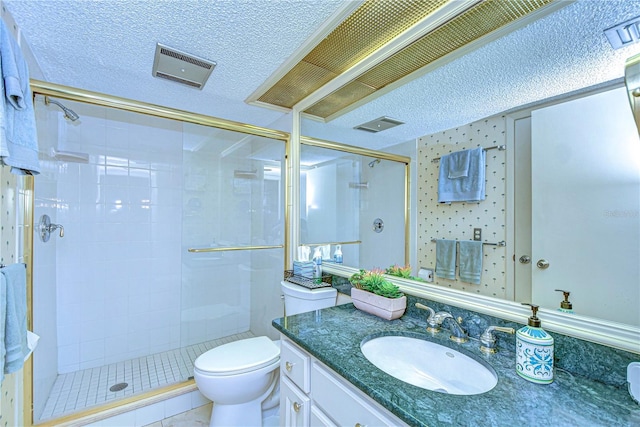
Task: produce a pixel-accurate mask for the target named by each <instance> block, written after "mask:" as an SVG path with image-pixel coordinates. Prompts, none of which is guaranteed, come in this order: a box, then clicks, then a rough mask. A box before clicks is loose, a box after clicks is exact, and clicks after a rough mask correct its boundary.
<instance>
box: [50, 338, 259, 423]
mask: <svg viewBox="0 0 640 427" xmlns="http://www.w3.org/2000/svg"><path fill="white" fill-rule="evenodd" d="M253 336H254V335H253V334H252V333H251V332H244V333H241V334H236V335H231V336H228V337H224V338H220V339H217V340H212V341H207V342H204V343H201V344H195V345H191V346H188V347H183V348H180V349H176V350H169V351H166V352H164V353H157V354H152V355H150V356H145V357H139V358H137V359H131V360H126V361H123V362H118V363H112V364H110V365H105V366H101V367H97V368H92V369H85V370H81V371H76V372H70V373H67V374H62V375H58V378H57V379H56V381H55V383H54V385H53V388H52V390H51V393H50V394H49V399H48V400H47V403H46V405H45V408H44V411H43V412H42V415H41V417H40V420H39V422H42V421H45V420H47V419H51V418H58V417H62V416H65V415H68V414H71V413H74V412H78V411H82V410H83V409H85V408H88V407H91V406H95V405H102V404H105V403H108V402H111V401H113V400H116V399H120V398H123V397H129V396H131V395H134V394H138V393H142V392H146V391H149V390H151V389H154V388H157V387H163V386H166V385H169V384H174V383H177V382H182V381H185V380H187V379H188V378H189V377H191V376H193V363H194V361H195V360H196V358H197V357H198V356H199V355H201V354H202V353H204V352H206V351H207V350H210V349H212V348H214V347H217V346H219V345H222V344H226V343H229V342H232V341H236V340H241V339H245V338H251V337H253ZM121 383H127V386H126V388H124V389H122V390H119V391H111V390H110V388H112V387H113V386H115V385H117V384H121ZM210 414H211V411H210V410H209V415H208V416H210ZM208 416H207V417H208ZM167 425H168V424H167ZM171 425H173V424H171ZM196 425H197V424H196ZM165 426H166V425H165V424H163V427H165Z"/></svg>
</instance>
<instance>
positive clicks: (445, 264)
mask: <svg viewBox="0 0 640 427" xmlns="http://www.w3.org/2000/svg"><path fill="white" fill-rule="evenodd" d="M436 276H438V277H442V278H443V279H450V280H455V278H456V241H455V240H445V239H438V240H436Z"/></svg>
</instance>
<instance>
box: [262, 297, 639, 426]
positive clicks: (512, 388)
mask: <svg viewBox="0 0 640 427" xmlns="http://www.w3.org/2000/svg"><path fill="white" fill-rule="evenodd" d="M424 318H425V319H424V320H422V319H416V318H412V317H408V316H407V315H405V316H403V317H402V318H400V319H398V320H393V321H387V320H383V319H380V318H377V317H375V316H372V315H369V314H367V313H362V312H360V311H358V310H356V309H355V308H354V307H353V305H352V304H345V305H340V306H336V307H331V308H326V309H323V310H318V311H315V312H309V313H302V314H298V315H295V316H289V317H287V318H286V319H285V318H279V319H275V320H274V321H273V322H272V324H273V326H274V327H275V328H276V329H277V330H278V331H280V332H281V333H282V334H284V335H285V336H287V337H288V338H290V339H291V340H292V341H293V342H295V343H297V344H298V345H299V346H300V347H302V348H304V349H305V350H307V351H308V352H309V353H310V354H312V355H313V356H314V357H316V358H317V359H318V360H320V361H321V362H323V363H324V364H325V365H327V366H328V367H330V368H331V369H333V370H334V371H336V372H337V373H338V374H340V375H341V376H342V377H344V378H346V379H347V380H348V381H350V382H351V383H352V384H353V385H355V386H356V387H357V388H359V389H360V390H362V391H363V392H364V393H365V394H367V395H368V396H370V397H371V398H373V399H374V400H375V401H377V402H378V403H380V404H381V405H382V406H384V407H385V408H387V409H388V410H389V411H391V412H392V413H393V414H395V415H396V416H397V417H398V418H400V419H402V420H403V421H405V422H406V423H408V424H409V425H412V426H431V427H436V426H462V425H464V426H516V425H521V426H534V425H553V426H580V427H584V426H607V427H609V426H639V425H640V405H638V404H636V403H635V402H634V401H633V399H632V398H631V396H630V395H629V393H628V392H627V391H626V390H623V389H620V388H616V387H613V386H610V385H605V384H602V383H599V382H596V381H593V380H590V379H587V378H585V377H580V376H574V375H572V374H570V373H569V372H566V371H563V370H561V369H556V370H555V374H554V376H555V380H554V382H553V383H552V384H549V385H540V384H533V383H530V382H528V381H525V380H524V379H522V378H520V377H519V376H518V374H517V373H516V371H515V353H514V352H513V351H508V350H503V349H501V350H500V351H499V352H498V353H497V354H493V355H485V354H484V353H482V352H481V351H480V350H479V343H478V341H477V340H475V339H470V340H469V342H467V343H465V344H456V343H454V342H453V341H451V340H449V333H448V331H447V330H444V329H443V330H442V331H441V332H439V333H437V334H435V335H432V334H430V333H427V332H426V316H424ZM382 335H406V336H412V337H418V338H424V339H427V340H430V341H434V342H437V343H438V344H441V345H445V346H448V347H451V348H453V349H455V350H457V351H460V352H462V353H465V354H467V355H469V356H471V357H473V358H476V359H481V360H484V361H485V362H487V363H489V364H490V365H491V366H492V367H493V368H494V369H495V371H496V373H497V374H498V384H497V385H496V387H495V388H493V389H492V390H490V391H488V392H486V393H483V394H479V395H473V396H458V395H448V394H443V393H438V392H434V391H430V390H424V389H421V388H419V387H416V386H413V385H410V384H407V383H404V382H402V381H400V380H398V379H395V378H393V377H391V376H390V375H388V374H386V373H384V372H383V371H381V370H380V369H378V368H376V367H375V366H374V365H373V364H371V363H370V362H369V361H368V360H367V359H366V358H365V357H364V355H363V354H362V352H361V351H360V343H361V342H362V341H363V340H365V339H368V338H370V337H372V336H382Z"/></svg>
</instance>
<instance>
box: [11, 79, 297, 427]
mask: <svg viewBox="0 0 640 427" xmlns="http://www.w3.org/2000/svg"><path fill="white" fill-rule="evenodd" d="M30 84H31V90H32V93H33V97H34V98H35V96H36V95H42V96H52V97H56V98H62V99H66V100H70V101H76V102H82V103H87V104H93V105H98V106H103V107H109V108H115V109H119V110H124V111H129V112H134V113H139V114H145V115H149V116H154V117H160V118H164V119H169V120H177V121H180V122H183V123H192V124H196V125H201V126H206V127H212V128H217V129H223V130H228V131H232V132H238V133H243V134H247V135H252V136H259V137H264V138H269V139H273V140H278V141H282V142H284V143H285V152H288V150H289V149H290V148H289V147H290V145H291V144H290V134H289V133H288V132H283V131H279V130H275V129H268V128H263V127H260V126H254V125H250V124H246V123H240V122H235V121H231V120H225V119H220V118H216V117H211V116H206V115H203V114H198V113H191V112H188V111H184V110H178V109H173V108H169V107H162V106H159V105H154V104H149V103H145V102H139V101H135V100H131V99H126V98H120V97H116V96H111V95H106V94H102V93H98V92H92V91H87V90H83V89H78V88H73V87H70V86H63V85H59V84H55V83H49V82H44V81H41V80H35V79H31V80H30ZM290 158H291V156H285V165H284V167H283V172H284V173H283V175H284V177H283V179H284V185H285V194H284V197H285V201H284V206H285V212H284V244H283V245H274V246H242V247H237V248H235V247H234V248H224V249H225V250H254V249H255V250H259V249H274V248H284V266H283V270H284V269H286V266H287V265H289V264H290V260H289V251H288V250H287V247H288V244H289V243H288V241H289V240H288V239H289V215H288V206H289V205H290V199H291V194H290V186H289V179H290V177H289V170H290V167H289V162H290ZM34 187H35V181H34V178H33V177H26V178H25V181H24V189H25V192H26V194H27V197H26V200H25V207H24V216H25V217H24V221H25V222H24V223H25V224H26V225H27V227H25V233H24V236H23V239H24V257H25V258H24V259H25V261H26V263H27V304H28V305H27V322H28V328H29V329H30V330H31V329H32V328H33V275H32V271H33V270H32V268H33V265H32V264H33V262H32V260H33V234H34V230H33V228H34V210H33V208H34V204H35V194H34V193H35V192H34ZM216 250H220V248H217V249H216ZM195 389H196V385H195V381H194V380H193V379H191V380H187V381H183V382H179V383H176V384H172V385H169V386H166V387H160V388H158V389H155V390H151V391H148V392H144V393H141V394H138V395H134V396H131V397H127V398H124V399H120V400H117V401H114V402H111V403H107V404H105V405H98V406H96V407H93V408H90V409H86V410H83V411H80V412H78V413H74V414H70V415H66V416H63V417H60V418H56V419H53V420H49V421H47V422H44V423H41V424H37V425H38V426H41V425H42V426H46V425H58V424H60V423H67V422H70V421H77V420H79V419H83V420H85V421H87V422H93V421H97V419H98V418H97V414H104V415H106V416H110V415H116V414H118V413H121V412H124V411H126V410H130V409H133V408H127V409H123V408H122V407H123V406H124V405H127V404H132V403H134V402H137V403H139V404H138V405H136V407H138V406H143V405H147V404H151V403H154V402H156V401H160V400H164V399H166V398H168V397H172V396H178V395H180V394H183V393H186V392H189V391H192V390H195ZM33 396H34V393H33V358H30V359H29V361H28V362H27V363H26V364H25V369H24V393H23V398H24V402H25V405H24V421H25V423H28V425H31V426H33V425H34V414H33ZM99 418H100V419H102V418H105V416H100V417H99Z"/></svg>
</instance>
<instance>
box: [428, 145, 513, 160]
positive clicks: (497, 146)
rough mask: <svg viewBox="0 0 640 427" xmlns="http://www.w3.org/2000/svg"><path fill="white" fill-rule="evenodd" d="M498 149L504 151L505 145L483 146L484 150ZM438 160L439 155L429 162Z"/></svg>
mask: <svg viewBox="0 0 640 427" xmlns="http://www.w3.org/2000/svg"><path fill="white" fill-rule="evenodd" d="M496 148H497V149H498V150H499V151H504V150H506V149H507V146H506V145H494V146H493V147H487V148H483V150H484V151H489V150H495V149H496ZM439 160H440V157H434V158H433V159H431V163H437V162H438V161H439Z"/></svg>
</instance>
